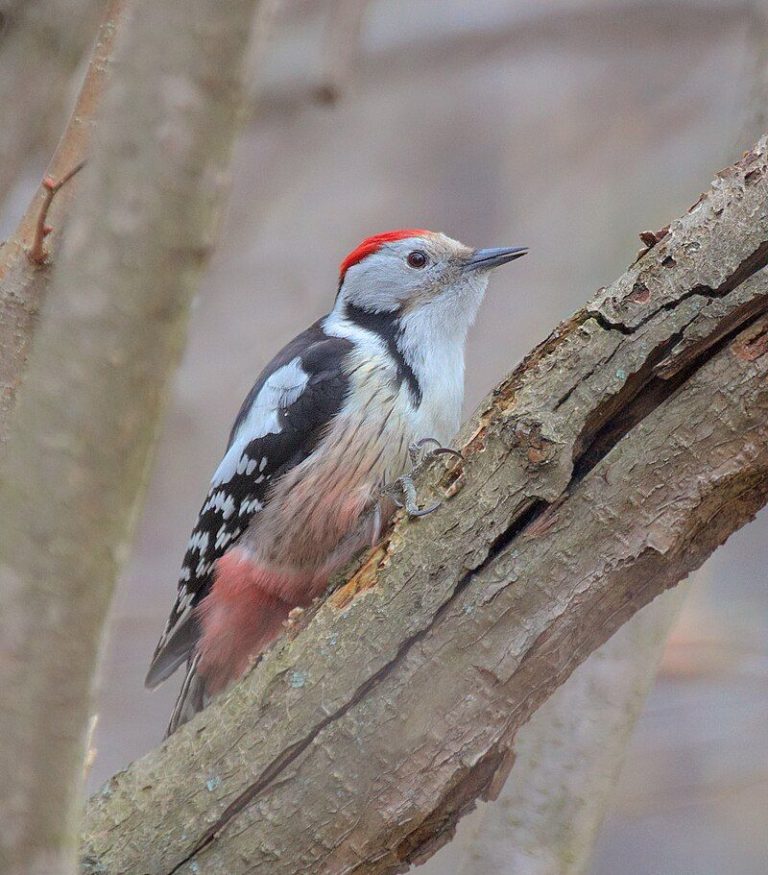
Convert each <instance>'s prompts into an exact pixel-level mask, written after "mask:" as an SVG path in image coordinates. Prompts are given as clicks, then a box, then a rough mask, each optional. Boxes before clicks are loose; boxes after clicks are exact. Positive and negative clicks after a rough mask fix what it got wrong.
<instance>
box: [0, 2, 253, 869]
mask: <svg viewBox="0 0 768 875" xmlns="http://www.w3.org/2000/svg"><path fill="white" fill-rule="evenodd" d="M256 5H257V2H256V0H186V2H182V3H162V2H155V0H135V2H133V3H132V4H131V7H130V16H129V17H127V18H126V19H124V20H123V22H122V24H121V29H120V32H119V33H118V34H117V38H116V40H117V41H116V48H115V54H114V68H113V74H112V78H111V81H110V83H109V87H108V89H107V92H106V95H105V98H104V101H103V103H104V105H103V111H102V112H101V113H100V122H99V127H98V130H97V136H96V142H95V144H94V148H93V153H92V156H91V158H90V161H89V164H88V166H87V168H86V170H85V171H84V173H83V178H82V183H81V191H80V195H79V198H78V201H77V204H76V207H75V209H74V211H73V214H72V217H71V221H70V223H69V226H68V229H67V245H66V247H65V249H64V251H63V253H62V254H61V257H60V260H59V263H57V264H56V266H55V271H54V276H53V280H52V288H51V294H50V295H49V296H48V300H47V302H46V306H45V309H44V312H43V314H42V317H41V321H40V325H39V327H38V329H37V331H36V333H35V338H34V344H33V349H32V354H31V356H30V362H29V366H28V370H27V376H26V380H25V386H24V390H23V392H22V393H21V397H20V399H19V402H18V405H17V408H16V413H15V419H14V421H13V427H12V432H11V436H10V438H9V441H8V445H7V457H6V459H5V464H4V468H3V481H2V484H0V532H1V534H0V544H1V546H0V550H1V551H2V553H1V555H0V598H1V599H2V604H3V611H2V614H1V615H0V640H1V641H2V647H3V651H2V659H0V687H2V690H3V700H4V706H3V708H2V710H0V738H1V739H2V744H1V745H0V787H2V796H1V797H0V822H2V824H3V827H2V830H1V831H0V870H2V871H3V872H4V873H6V872H7V873H22V872H24V873H28V872H34V873H38V872H40V873H42V872H55V873H57V875H66V873H68V872H72V871H74V869H75V860H76V843H77V842H76V836H77V825H76V824H77V820H78V816H77V812H78V810H79V807H80V792H81V790H80V784H81V773H82V763H83V746H84V736H85V732H86V727H87V723H88V717H89V713H90V709H91V707H92V702H91V688H92V684H93V676H94V670H95V666H96V659H97V654H98V651H99V647H100V643H101V636H102V629H103V626H104V621H105V617H106V613H107V609H108V606H109V602H110V597H111V593H112V587H113V582H114V578H115V575H116V573H117V571H118V569H119V566H120V564H121V563H122V561H123V560H124V558H125V555H126V551H127V547H128V543H129V539H130V536H131V531H132V525H133V520H134V518H135V515H136V508H137V501H138V498H139V497H140V495H141V493H142V491H143V484H144V478H145V472H146V470H147V466H148V463H149V459H150V453H151V449H152V446H153V443H154V438H155V436H156V433H157V431H158V423H159V418H160V415H161V412H162V410H163V406H164V401H165V395H166V389H167V385H168V381H169V378H170V375H171V374H172V372H173V369H174V366H175V364H176V361H177V359H178V356H179V352H180V349H181V346H182V341H183V336H184V329H185V323H186V315H187V311H188V307H189V301H190V298H191V296H192V294H193V292H194V290H195V289H196V287H197V283H198V280H199V278H200V275H201V271H202V269H203V267H204V265H205V263H206V260H207V256H208V254H209V253H210V251H211V246H212V242H213V235H214V229H215V227H216V223H217V222H216V220H217V217H218V213H219V211H220V208H221V202H222V198H223V194H224V192H225V189H226V180H227V175H226V173H227V166H228V163H229V156H230V151H231V145H232V141H233V137H234V134H235V131H236V127H237V120H238V114H239V110H240V103H241V92H242V81H241V80H242V67H243V60H244V56H245V50H246V45H247V39H248V34H249V32H250V26H251V21H252V14H253V10H254V8H255V6H256ZM4 279H7V275H6V277H5V278H4ZM9 294H11V295H13V289H11V290H10V292H9ZM31 325H32V322H30V323H29V330H30V331H31ZM3 353H4V354H5V350H4V351H3Z"/></svg>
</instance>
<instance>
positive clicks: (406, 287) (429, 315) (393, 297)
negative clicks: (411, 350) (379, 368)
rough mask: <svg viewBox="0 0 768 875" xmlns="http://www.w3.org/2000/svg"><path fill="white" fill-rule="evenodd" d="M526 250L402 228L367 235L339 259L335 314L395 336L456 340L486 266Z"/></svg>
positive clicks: (476, 302)
mask: <svg viewBox="0 0 768 875" xmlns="http://www.w3.org/2000/svg"><path fill="white" fill-rule="evenodd" d="M526 252H527V250H526V249H525V248H523V247H516V248H503V249H472V248H471V247H469V246H465V245H464V244H463V243H459V242H458V241H457V240H452V239H451V238H450V237H447V236H446V235H445V234H440V233H437V232H434V231H425V230H423V229H416V228H408V229H405V230H400V231H388V232H386V233H384V234H377V235H375V236H374V237H368V238H367V239H366V240H363V242H362V243H361V244H360V245H359V246H357V247H356V248H355V249H353V250H352V251H351V252H350V253H349V255H347V257H346V258H345V259H344V260H343V261H342V263H341V269H340V276H339V293H338V297H337V301H336V308H335V309H336V310H337V312H339V311H340V315H341V313H343V314H344V315H345V316H347V317H348V318H351V319H352V320H353V321H360V318H372V317H378V318H380V319H387V320H389V321H390V322H396V323H397V329H398V331H399V332H401V333H404V334H408V333H417V334H418V333H421V332H422V331H423V332H425V333H431V334H433V335H434V333H435V332H437V333H438V334H446V335H450V336H455V337H456V338H461V339H463V337H464V336H465V335H466V332H467V329H468V328H469V326H470V325H471V324H472V322H473V321H474V318H475V315H476V314H477V310H478V307H479V306H480V302H481V301H482V298H483V294H484V293H485V289H486V287H487V285H488V275H489V272H490V270H491V269H492V268H494V267H498V266H499V265H501V264H506V262H508V261H512V260H514V259H516V258H520V256H522V255H525V253H526Z"/></svg>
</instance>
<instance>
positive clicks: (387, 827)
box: [83, 139, 768, 875]
mask: <svg viewBox="0 0 768 875" xmlns="http://www.w3.org/2000/svg"><path fill="white" fill-rule="evenodd" d="M767 151H768V141H766V140H765V139H764V140H762V141H761V142H760V143H759V144H758V145H757V146H756V147H754V148H753V149H752V150H751V151H750V152H749V153H747V154H746V155H745V156H744V158H743V159H742V161H740V162H739V163H737V164H736V165H734V166H733V167H730V168H727V169H726V170H725V171H723V172H722V173H720V174H719V175H718V177H717V178H716V180H715V181H714V183H713V186H712V188H711V189H710V190H709V192H708V193H707V194H705V195H703V196H702V197H701V198H700V199H699V201H698V202H697V203H696V204H695V205H694V206H693V207H692V208H691V209H690V211H689V212H688V213H687V214H686V215H684V216H683V217H681V218H680V219H678V220H676V221H675V222H673V223H672V224H671V225H670V227H669V228H666V229H663V230H662V231H660V232H658V233H656V234H647V235H645V237H644V239H645V240H646V242H647V248H646V251H645V252H644V253H643V254H642V255H641V256H640V257H639V258H638V259H637V260H636V262H635V263H634V264H633V265H632V266H631V267H630V268H629V270H628V271H627V272H626V273H625V274H624V275H623V276H621V277H620V278H619V279H618V280H617V281H616V282H615V283H613V284H612V285H611V286H609V287H608V288H605V289H601V290H600V291H599V293H598V294H597V296H596V297H595V299H594V300H592V301H591V302H589V303H588V304H587V305H586V306H585V307H584V309H582V310H581V311H579V312H578V313H576V314H575V315H574V316H573V317H572V318H571V319H570V320H567V321H566V322H565V323H563V324H562V325H561V326H559V327H558V329H556V331H555V332H553V334H552V335H551V336H550V337H549V338H548V339H547V341H545V342H544V343H543V344H542V345H541V346H539V347H538V348H537V349H536V350H534V351H533V352H532V353H531V354H530V355H529V356H528V357H527V358H526V360H525V361H524V362H523V363H522V364H521V365H520V367H519V368H518V369H517V370H516V371H515V372H514V373H513V374H511V375H510V376H509V377H508V378H507V379H506V380H505V381H504V382H503V383H502V384H501V385H500V386H499V387H497V388H496V390H495V391H494V392H493V393H492V394H491V395H490V396H489V397H488V398H487V399H486V401H485V402H484V404H483V405H481V407H480V409H479V411H478V413H477V414H476V415H475V417H474V418H473V420H472V421H471V422H470V423H469V424H468V426H467V427H466V429H465V430H464V431H463V433H462V443H463V447H464V453H465V462H464V464H463V465H461V464H457V463H455V462H451V463H449V467H448V468H447V469H446V468H445V467H444V466H443V464H444V463H441V462H437V463H434V464H432V465H431V466H429V467H428V468H427V470H426V471H424V472H422V476H421V477H420V479H419V484H420V494H421V495H423V496H424V500H429V499H430V497H431V496H430V492H432V493H434V495H436V496H442V497H444V498H446V499H448V498H450V500H448V501H446V502H445V504H444V505H443V507H442V508H441V510H440V511H439V512H438V513H436V514H433V515H432V516H430V517H427V518H425V519H423V520H420V521H418V522H416V523H407V522H404V521H402V520H400V521H399V522H398V524H397V525H396V526H395V528H394V530H393V531H391V532H390V533H389V534H388V536H387V537H386V538H385V540H384V542H383V544H382V545H381V546H380V547H379V548H377V549H376V550H375V551H374V552H373V553H372V554H371V555H370V556H369V557H367V558H366V559H365V561H364V562H363V564H362V565H361V567H360V568H359V569H358V570H357V571H356V572H355V573H354V574H353V575H352V577H351V579H350V580H349V582H348V583H347V584H346V585H345V586H344V587H342V588H341V589H340V590H339V591H338V592H336V593H335V594H334V595H332V596H331V597H330V598H329V599H327V600H326V602H325V603H324V604H323V605H322V606H321V607H320V609H319V610H318V612H317V613H316V614H315V615H314V616H313V617H312V618H311V621H310V622H309V623H308V625H307V626H306V627H305V628H302V629H300V630H298V631H297V632H294V633H293V634H292V635H290V636H288V639H287V640H283V641H282V642H280V644H279V645H278V646H276V647H275V648H273V649H272V650H271V651H270V652H269V653H268V654H267V655H266V657H265V658H264V659H263V660H261V661H260V662H259V664H258V665H257V666H256V667H255V668H254V669H253V670H252V671H251V672H250V673H249V674H248V675H247V676H246V677H245V678H244V679H243V681H242V682H241V683H239V684H238V685H236V686H235V687H234V688H233V689H232V690H231V691H229V692H228V693H227V694H225V695H224V696H222V697H221V698H220V699H219V700H218V701H216V702H215V703H213V705H212V706H211V707H210V708H209V709H207V710H206V711H205V712H203V713H202V714H200V715H198V717H197V718H195V720H193V721H191V722H190V723H189V724H188V725H187V726H185V727H183V728H182V730H181V731H179V732H178V733H176V734H175V735H174V736H173V737H172V738H171V739H170V740H169V741H168V742H167V743H166V744H164V745H163V747H162V748H160V749H159V750H157V751H154V752H152V753H150V754H149V755H148V756H146V757H144V758H143V759H141V760H139V761H137V762H136V763H134V764H133V765H132V766H131V767H130V768H129V769H128V770H126V771H125V772H121V773H119V774H118V775H116V776H115V777H114V778H113V779H112V780H111V781H110V782H109V783H108V784H107V786H106V787H105V788H104V790H103V791H102V792H101V793H100V794H99V795H98V796H96V797H94V799H93V800H92V801H91V803H90V806H89V809H88V815H87V822H86V833H85V849H84V864H83V871H85V872H89V873H96V872H105V871H106V872H114V873H117V872H142V873H143V872H146V873H152V875H159V873H170V872H173V873H193V872H197V871H205V872H207V873H227V875H236V873H238V872H244V871H248V872H261V871H263V872H269V873H270V875H280V873H285V875H289V873H291V875H292V873H295V872H300V871H306V872H357V873H363V872H364V873H384V872H387V873H389V872H397V871H403V870H404V869H405V868H406V867H407V865H408V864H409V863H412V862H419V861H421V860H423V859H425V858H426V857H428V856H429V855H430V854H432V853H434V851H435V850H436V849H437V848H438V847H439V846H440V845H441V844H442V843H444V842H445V841H447V840H448V839H449V838H450V837H451V835H452V832H453V828H454V826H455V824H456V822H457V820H458V819H459V818H460V817H461V816H462V815H463V814H464V813H465V812H466V811H467V810H469V809H470V808H471V807H472V805H473V804H474V802H475V800H476V799H478V798H494V797H495V796H496V795H497V794H498V792H499V790H500V788H501V786H502V785H503V782H504V779H505V777H506V776H507V774H508V773H509V770H510V768H511V766H512V763H513V760H514V756H515V751H514V747H513V745H514V741H515V736H516V733H517V731H518V730H519V729H520V727H521V726H522V725H523V724H525V723H526V722H527V720H528V719H529V717H530V716H531V715H532V714H533V713H534V712H535V711H536V709H537V708H539V707H540V706H541V705H542V703H543V702H544V701H545V700H546V698H547V697H548V696H549V695H550V694H551V693H552V692H553V691H554V690H555V689H556V688H557V687H559V686H560V685H562V684H563V683H564V682H565V680H566V679H567V678H568V676H569V675H570V673H571V672H572V671H573V670H574V669H575V668H576V667H577V666H578V665H579V664H580V663H581V662H583V661H584V660H585V659H586V658H587V656H589V654H590V653H592V652H593V651H595V650H596V649H597V648H598V647H600V645H602V644H603V643H604V642H605V641H606V640H607V639H608V638H609V637H610V636H611V635H612V634H613V633H614V632H615V631H616V629H618V628H619V626H620V625H621V624H622V623H624V622H626V620H627V619H628V618H629V617H631V616H632V615H633V614H634V613H635V612H636V611H638V610H639V609H640V608H641V607H642V606H644V605H645V604H647V603H648V602H649V601H650V600H651V599H653V598H654V597H655V596H656V595H658V594H660V593H661V592H663V591H664V590H665V589H666V588H668V587H671V586H673V585H674V584H676V583H677V582H678V581H679V580H681V579H682V578H684V577H685V576H686V575H687V574H688V573H690V571H692V570H693V569H695V568H697V567H698V566H699V565H700V564H701V563H702V562H703V561H704V559H705V558H706V557H707V556H708V555H710V553H711V552H712V551H713V550H714V549H715V548H716V547H717V546H718V545H719V544H720V543H722V542H723V541H724V540H725V539H726V538H727V537H728V535H729V534H730V533H731V532H733V531H734V530H735V529H736V528H738V527H739V526H740V525H743V524H744V523H745V522H746V521H748V520H749V519H750V518H751V517H752V516H753V515H754V513H755V512H756V510H757V509H758V508H759V507H761V506H762V505H763V504H765V503H766V501H768V393H767V392H766V389H765V386H766V380H768V317H767V316H766V314H768V274H767V273H766V272H765V271H763V267H764V266H765V265H766V263H768V210H767V209H766V203H768V155H767V154H766V153H767ZM297 824H299V825H300V828H297Z"/></svg>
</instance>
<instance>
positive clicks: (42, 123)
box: [0, 0, 105, 203]
mask: <svg viewBox="0 0 768 875" xmlns="http://www.w3.org/2000/svg"><path fill="white" fill-rule="evenodd" d="M104 5H105V0H25V2H18V0H0V106H2V107H3V110H4V111H3V122H2V124H0V203H2V202H3V200H4V199H5V196H6V194H7V193H8V191H9V189H10V188H11V186H12V185H13V184H14V183H15V182H16V179H17V177H18V174H19V172H20V171H21V170H22V168H23V167H24V165H25V164H26V162H27V161H28V160H29V156H30V153H31V152H33V151H34V150H35V149H36V148H38V147H39V146H41V145H42V142H41V141H43V140H46V139H47V136H46V130H48V129H50V127H51V125H52V123H54V121H55V120H57V119H58V118H59V116H61V115H62V113H63V112H64V113H65V112H66V110H65V106H66V103H67V96H68V92H69V85H70V79H71V78H72V75H73V73H74V72H75V70H76V69H77V66H78V64H79V63H80V58H81V57H82V56H83V53H84V52H85V51H86V49H87V48H88V45H89V43H90V41H91V40H92V39H93V35H94V33H95V30H96V24H97V21H98V17H99V13H100V10H101V7H103V6H104ZM65 118H66V115H64V116H63V118H62V119H61V122H62V123H63V121H64V119H65ZM57 127H58V126H57ZM59 129H60V128H59ZM54 131H56V128H54Z"/></svg>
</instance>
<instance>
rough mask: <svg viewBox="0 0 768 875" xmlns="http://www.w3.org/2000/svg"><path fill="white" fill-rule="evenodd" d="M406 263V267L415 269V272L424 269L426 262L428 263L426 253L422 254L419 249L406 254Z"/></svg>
mask: <svg viewBox="0 0 768 875" xmlns="http://www.w3.org/2000/svg"><path fill="white" fill-rule="evenodd" d="M406 261H407V262H408V265H409V266H410V267H415V268H416V269H417V270H419V269H420V268H422V267H426V264H427V261H429V259H428V258H427V253H426V252H422V251H421V249H414V251H413V252H409V253H408V258H407V259H406Z"/></svg>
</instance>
